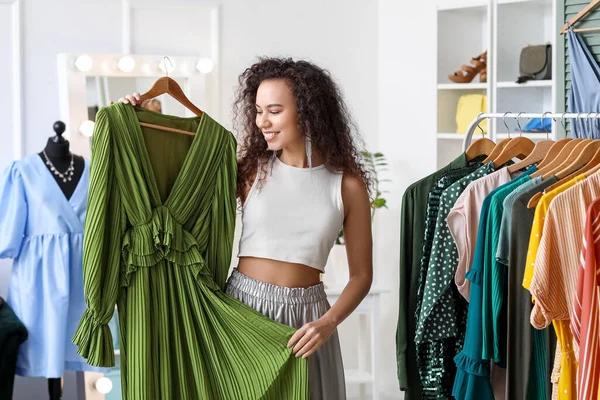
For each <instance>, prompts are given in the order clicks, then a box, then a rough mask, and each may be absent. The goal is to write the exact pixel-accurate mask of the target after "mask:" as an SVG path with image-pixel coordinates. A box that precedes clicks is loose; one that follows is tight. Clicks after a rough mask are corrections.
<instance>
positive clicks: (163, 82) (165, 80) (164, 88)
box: [139, 56, 202, 135]
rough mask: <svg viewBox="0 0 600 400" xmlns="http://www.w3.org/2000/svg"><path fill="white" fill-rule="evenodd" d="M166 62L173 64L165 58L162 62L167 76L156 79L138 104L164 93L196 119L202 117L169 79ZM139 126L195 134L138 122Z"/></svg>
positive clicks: (200, 112)
mask: <svg viewBox="0 0 600 400" xmlns="http://www.w3.org/2000/svg"><path fill="white" fill-rule="evenodd" d="M167 60H169V64H171V66H173V63H171V60H170V59H169V57H167V56H165V57H164V59H163V62H164V63H165V71H166V72H165V73H166V75H167V76H163V77H162V78H158V79H157V80H156V81H155V82H154V84H153V85H152V87H151V88H150V90H148V91H147V92H146V93H144V94H142V95H141V96H140V100H139V102H140V104H141V103H143V102H144V101H146V100H150V99H153V98H155V97H158V96H160V95H163V94H165V93H166V94H168V95H170V96H171V97H173V98H174V99H175V100H177V101H178V102H179V103H181V104H182V105H183V106H184V107H185V108H187V109H188V110H190V111H191V112H193V113H194V114H195V115H197V116H198V117H200V116H202V110H200V109H199V108H198V107H196V106H195V105H194V104H193V103H192V102H191V101H190V100H189V99H188V98H187V97H186V95H185V94H184V93H183V90H182V89H181V86H179V84H178V83H177V82H176V81H175V80H174V79H172V78H169V73H168V68H167V65H166V61H167ZM140 125H141V126H146V127H149V128H155V129H160V130H164V131H169V132H175V133H182V134H185V135H195V134H196V133H195V132H190V131H184V130H181V129H175V128H169V127H166V126H160V125H155V124H148V123H145V122H140Z"/></svg>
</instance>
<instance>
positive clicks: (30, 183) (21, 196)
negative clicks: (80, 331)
mask: <svg viewBox="0 0 600 400" xmlns="http://www.w3.org/2000/svg"><path fill="white" fill-rule="evenodd" d="M88 183H89V165H88V162H87V161H86V162H85V168H84V171H83V174H82V176H81V178H80V180H79V182H78V183H77V187H76V189H75V192H74V193H73V195H72V196H71V198H70V199H69V200H67V198H66V197H65V195H64V194H63V192H62V191H61V189H60V187H59V186H58V184H57V183H56V181H55V180H54V177H53V176H52V174H51V173H50V171H48V169H47V167H46V165H45V164H44V162H43V161H42V159H41V158H40V156H39V155H37V154H34V155H31V156H28V157H26V158H24V159H22V160H20V161H15V162H13V163H12V164H11V165H10V166H8V168H6V169H5V170H4V171H3V173H2V175H1V176H0V258H12V259H14V262H13V267H12V273H11V277H10V283H9V287H8V297H7V303H8V304H9V305H10V306H11V307H12V309H13V310H14V312H15V314H16V315H17V317H19V319H20V320H21V321H22V322H23V324H24V325H25V326H26V328H27V331H28V339H27V341H25V342H24V343H23V344H22V345H21V347H20V348H19V356H18V360H17V374H18V375H21V376H36V377H45V378H59V377H61V376H63V372H64V370H65V369H67V370H85V371H102V370H100V369H98V368H95V367H90V366H89V365H87V363H86V361H85V359H83V358H82V357H81V356H79V355H78V354H77V353H76V350H77V347H76V346H75V345H74V344H73V343H72V342H71V338H72V337H73V335H74V334H75V330H76V329H77V325H78V324H79V320H80V319H81V315H82V314H83V312H84V310H85V307H86V304H85V301H84V296H83V272H82V264H81V260H82V251H83V222H84V220H85V211H86V205H87V192H88Z"/></svg>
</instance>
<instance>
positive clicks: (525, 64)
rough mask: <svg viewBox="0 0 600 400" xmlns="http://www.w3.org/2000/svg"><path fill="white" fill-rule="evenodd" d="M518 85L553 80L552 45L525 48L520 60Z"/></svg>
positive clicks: (522, 50)
mask: <svg viewBox="0 0 600 400" xmlns="http://www.w3.org/2000/svg"><path fill="white" fill-rule="evenodd" d="M519 73H520V74H521V75H520V76H519V78H518V79H517V83H524V82H527V81H531V80H534V81H541V80H546V79H552V45H551V44H541V45H536V46H525V47H523V49H521V56H520V58H519Z"/></svg>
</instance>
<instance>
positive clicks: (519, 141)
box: [493, 136, 535, 168]
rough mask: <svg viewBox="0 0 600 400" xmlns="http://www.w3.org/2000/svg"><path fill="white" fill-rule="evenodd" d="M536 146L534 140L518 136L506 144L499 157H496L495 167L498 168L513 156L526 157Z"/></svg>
mask: <svg viewBox="0 0 600 400" xmlns="http://www.w3.org/2000/svg"><path fill="white" fill-rule="evenodd" d="M534 147H535V143H533V140H531V139H529V138H526V137H522V136H519V137H516V138H514V139H512V140H511V141H510V142H508V143H507V144H506V146H504V148H503V149H502V151H501V152H500V154H499V155H498V157H496V158H494V160H493V162H494V167H496V168H498V167H499V166H501V165H504V164H506V163H507V162H508V161H510V160H512V159H513V158H520V159H524V158H526V157H527V156H528V155H529V154H531V152H532V151H533V148H534Z"/></svg>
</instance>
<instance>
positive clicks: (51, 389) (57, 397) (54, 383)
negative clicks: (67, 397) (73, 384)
mask: <svg viewBox="0 0 600 400" xmlns="http://www.w3.org/2000/svg"><path fill="white" fill-rule="evenodd" d="M48 394H49V395H50V400H61V398H62V379H61V378H49V379H48Z"/></svg>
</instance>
